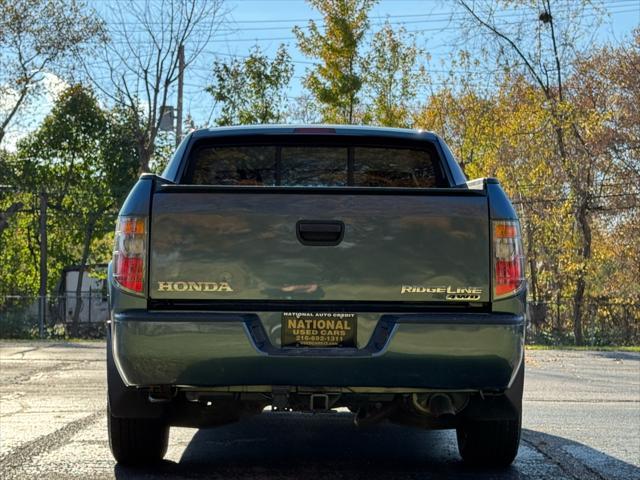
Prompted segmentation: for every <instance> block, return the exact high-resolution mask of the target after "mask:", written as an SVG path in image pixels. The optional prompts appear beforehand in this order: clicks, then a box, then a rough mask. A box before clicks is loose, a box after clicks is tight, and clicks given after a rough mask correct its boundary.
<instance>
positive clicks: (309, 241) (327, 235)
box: [296, 220, 344, 247]
mask: <svg viewBox="0 0 640 480" xmlns="http://www.w3.org/2000/svg"><path fill="white" fill-rule="evenodd" d="M296 236H297V237H298V240H299V241H300V243H301V244H303V245H311V246H329V247H331V246H335V245H338V244H339V243H340V242H341V241H342V238H343V237H344V223H342V222H340V221H338V220H329V221H325V220H300V221H298V223H296Z"/></svg>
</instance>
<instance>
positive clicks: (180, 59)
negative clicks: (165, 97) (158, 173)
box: [176, 45, 184, 147]
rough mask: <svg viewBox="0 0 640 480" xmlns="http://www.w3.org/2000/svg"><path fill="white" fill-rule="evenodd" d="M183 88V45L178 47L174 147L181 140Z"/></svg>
mask: <svg viewBox="0 0 640 480" xmlns="http://www.w3.org/2000/svg"><path fill="white" fill-rule="evenodd" d="M183 88H184V45H180V46H179V47H178V108H177V112H176V147H177V146H178V145H180V141H181V140H182V91H183Z"/></svg>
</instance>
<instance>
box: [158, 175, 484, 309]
mask: <svg viewBox="0 0 640 480" xmlns="http://www.w3.org/2000/svg"><path fill="white" fill-rule="evenodd" d="M391 190H392V189H389V190H385V189H366V188H349V187H347V188H321V189H319V188H313V189H310V188H296V187H284V188H256V187H193V186H173V185H163V186H160V187H159V188H158V189H157V190H156V192H155V193H154V196H153V202H152V209H151V212H152V214H151V219H150V232H151V233H150V245H149V251H150V258H149V262H150V264H149V287H148V295H149V297H150V298H151V299H153V300H197V301H210V300H235V301H238V302H240V301H268V300H315V301H327V302H340V301H361V302H425V301H428V302H461V301H474V302H488V301H489V300H490V296H489V291H490V257H489V255H490V244H489V213H488V201H487V197H486V196H485V195H484V194H483V192H482V191H479V190H466V189H446V190H445V189H429V190H427V189H413V190H410V189H393V191H391Z"/></svg>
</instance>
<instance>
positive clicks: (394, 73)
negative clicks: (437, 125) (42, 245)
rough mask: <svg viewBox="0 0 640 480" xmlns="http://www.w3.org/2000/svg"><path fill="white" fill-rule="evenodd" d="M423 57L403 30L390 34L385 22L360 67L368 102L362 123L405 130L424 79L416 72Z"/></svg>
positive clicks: (412, 38)
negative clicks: (364, 76) (364, 77)
mask: <svg viewBox="0 0 640 480" xmlns="http://www.w3.org/2000/svg"><path fill="white" fill-rule="evenodd" d="M422 54H424V52H422V51H421V50H420V49H419V48H418V47H417V46H416V43H415V38H414V37H410V36H408V35H407V33H406V30H405V29H404V28H400V29H399V30H394V29H393V27H392V26H391V24H390V23H389V22H388V21H387V22H386V23H385V25H384V26H383V27H382V29H381V30H380V31H378V32H377V33H376V34H375V35H374V37H373V41H372V43H371V48H370V50H369V54H368V55H367V56H366V58H365V60H364V64H363V70H364V71H365V72H367V73H366V82H365V90H366V92H367V97H368V99H369V102H368V105H367V108H366V112H365V113H364V115H363V120H364V122H365V123H374V124H378V125H384V126H388V127H409V126H410V125H411V123H412V116H413V115H412V113H413V110H414V109H415V108H416V94H417V92H418V89H419V87H420V84H421V83H425V79H426V78H425V77H426V75H427V73H426V71H425V69H424V68H421V67H420V68H418V65H417V63H418V57H419V56H420V55H422Z"/></svg>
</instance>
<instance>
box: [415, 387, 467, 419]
mask: <svg viewBox="0 0 640 480" xmlns="http://www.w3.org/2000/svg"><path fill="white" fill-rule="evenodd" d="M411 403H412V404H413V407H414V408H415V409H416V410H417V411H418V412H420V413H425V414H427V415H431V416H433V417H435V418H439V417H442V416H443V415H455V414H456V409H455V407H454V405H453V400H452V398H451V396H450V395H449V394H447V393H434V394H432V395H429V396H428V397H427V396H425V395H420V394H417V393H414V394H413V395H412V396H411Z"/></svg>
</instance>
